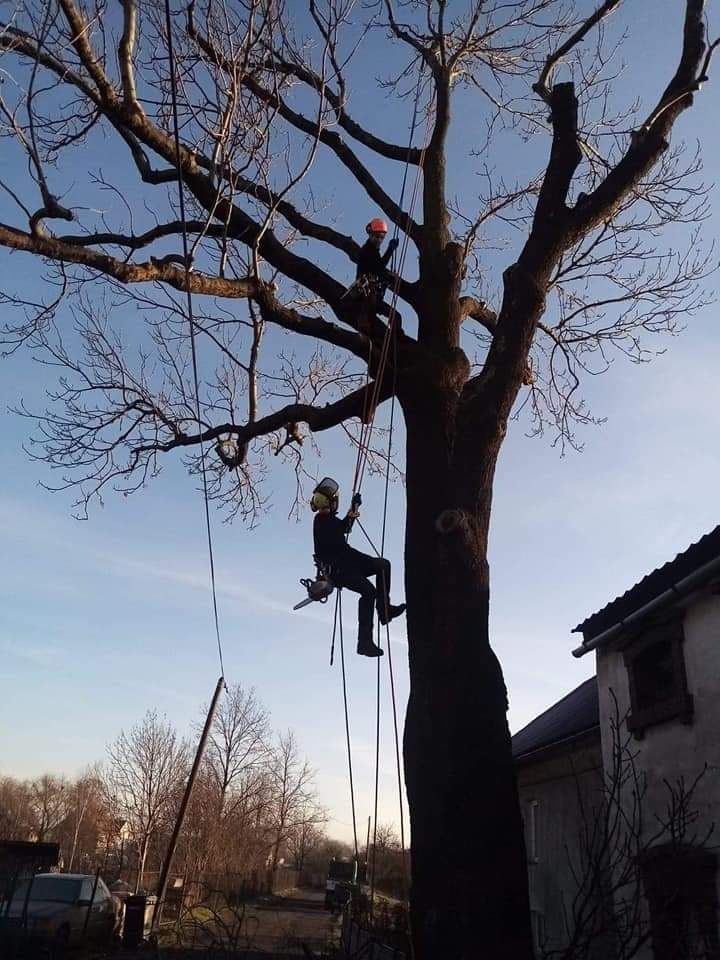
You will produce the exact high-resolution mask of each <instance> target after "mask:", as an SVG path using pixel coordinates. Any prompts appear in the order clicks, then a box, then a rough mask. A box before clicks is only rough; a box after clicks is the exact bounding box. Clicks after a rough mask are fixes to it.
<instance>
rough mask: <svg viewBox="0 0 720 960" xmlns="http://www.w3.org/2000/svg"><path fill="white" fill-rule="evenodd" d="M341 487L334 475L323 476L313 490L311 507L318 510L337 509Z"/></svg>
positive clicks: (314, 510)
mask: <svg viewBox="0 0 720 960" xmlns="http://www.w3.org/2000/svg"><path fill="white" fill-rule="evenodd" d="M339 492H340V487H339V486H338V483H337V481H336V480H333V478H332V477H323V478H322V480H321V481H320V482H319V483H318V485H317V486H316V487H315V489H314V490H313V495H312V499H311V500H310V507H311V509H312V510H313V512H316V511H317V510H337V508H338V494H339Z"/></svg>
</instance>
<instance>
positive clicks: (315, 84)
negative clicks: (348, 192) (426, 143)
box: [270, 53, 422, 166]
mask: <svg viewBox="0 0 720 960" xmlns="http://www.w3.org/2000/svg"><path fill="white" fill-rule="evenodd" d="M270 65H271V67H272V68H273V69H277V70H279V71H282V72H283V73H288V74H291V75H292V76H294V77H296V78H297V79H298V80H301V81H302V82H303V83H305V84H307V85H308V86H309V87H312V89H313V90H315V91H317V92H318V93H319V92H320V91H321V90H322V91H323V93H324V96H325V99H326V100H327V101H328V103H329V104H330V105H331V107H332V108H333V111H334V112H335V117H336V118H337V122H338V123H339V125H340V126H341V127H342V128H343V130H344V131H345V132H346V133H349V134H350V136H351V137H352V138H353V140H357V142H358V143H362V145H363V146H364V147H368V149H370V150H373V151H374V152H375V153H377V154H379V155H380V156H381V157H386V158H387V159H388V160H398V161H400V162H401V163H409V164H411V165H413V166H417V165H418V164H419V163H420V160H421V157H422V149H421V148H418V147H410V148H409V149H408V147H407V146H402V144H396V143H389V142H388V141H387V140H383V139H381V138H380V137H376V136H375V134H373V133H371V132H370V131H369V130H366V129H365V128H364V127H362V126H361V125H360V124H359V123H356V121H355V120H353V119H352V117H350V116H349V114H348V113H347V111H346V109H345V101H344V98H343V97H342V96H340V95H339V94H337V93H336V92H335V91H334V90H332V89H330V88H329V87H328V86H327V85H326V84H324V83H323V80H322V77H320V76H318V74H317V73H315V71H313V70H311V69H310V68H309V67H308V66H306V65H305V64H301V63H295V62H294V61H290V60H287V59H285V58H284V57H281V56H279V55H278V54H277V53H272V55H271V60H270Z"/></svg>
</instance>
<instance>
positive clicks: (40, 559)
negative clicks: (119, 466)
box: [0, 0, 720, 838]
mask: <svg viewBox="0 0 720 960" xmlns="http://www.w3.org/2000/svg"><path fill="white" fill-rule="evenodd" d="M681 6H682V5H681V4H680V3H679V2H677V0H662V2H657V3H653V4H652V9H653V11H655V13H656V16H654V17H652V18H647V17H646V13H647V9H648V5H647V4H641V5H639V7H640V8H642V9H643V10H644V11H645V14H642V13H641V12H640V10H639V9H637V10H636V9H635V8H637V7H638V5H633V4H628V5H627V10H628V11H629V13H628V14H627V20H628V22H629V23H630V26H631V28H632V30H633V31H635V33H634V34H633V35H634V36H635V37H636V40H635V41H634V42H633V43H632V44H631V46H629V47H628V54H629V56H628V57H627V59H628V72H627V74H626V75H625V76H624V77H623V79H622V80H621V81H619V82H620V83H621V84H623V85H627V86H625V87H624V91H625V92H626V93H627V96H628V97H630V96H631V95H633V96H634V95H635V94H636V93H637V94H639V95H641V96H642V95H643V93H644V92H645V91H646V90H648V89H651V90H654V91H657V90H659V89H660V85H661V83H662V82H663V81H664V80H665V79H666V78H667V77H668V76H669V73H670V70H671V67H670V65H669V64H668V65H665V66H663V65H662V64H663V59H664V57H665V54H666V52H668V51H669V50H672V51H675V50H676V49H677V43H678V33H677V29H676V28H677V11H678V8H680V7H681ZM638 38H639V39H638ZM648 52H652V54H653V55H652V56H648ZM674 62H675V57H674V54H673V60H672V63H673V64H674ZM372 63H373V59H372V55H371V56H370V59H369V65H370V66H372ZM716 67H717V69H716V70H715V71H714V72H715V74H718V78H717V79H712V80H711V81H710V83H709V84H708V85H707V87H706V89H705V90H704V91H703V92H702V94H701V95H700V96H699V98H698V102H697V105H696V107H695V108H694V109H693V110H692V111H691V112H690V113H688V114H685V116H684V118H683V119H682V122H681V124H680V128H679V133H680V134H681V135H682V136H683V137H685V138H686V139H687V140H688V141H689V142H690V143H691V144H692V142H693V141H694V140H695V139H697V138H700V139H702V141H703V143H704V157H705V163H706V180H707V181H713V180H715V179H717V176H718V170H719V169H720V167H719V166H718V161H717V157H718V148H719V147H720V138H719V136H718V128H717V84H718V83H720V65H718V64H716ZM353 103H354V104H355V105H356V107H357V109H356V112H357V113H358V114H359V115H360V116H365V117H366V118H368V117H370V116H372V114H373V111H372V109H371V103H372V100H371V98H370V96H369V91H367V90H365V91H364V90H362V89H359V90H358V93H357V94H356V97H355V99H354V101H353ZM473 137H474V130H473V123H472V116H471V115H468V114H467V113H466V112H463V114H462V122H460V123H458V124H457V125H456V127H455V129H454V132H453V140H452V148H451V154H450V161H451V165H452V177H453V186H454V189H455V190H456V191H457V192H458V193H460V194H461V195H462V194H463V193H465V194H467V195H468V196H472V197H474V196H475V195H476V193H477V192H478V190H477V186H476V180H475V179H474V178H475V174H474V169H473V167H472V163H471V162H470V161H468V159H467V150H468V148H469V147H471V146H472V143H473ZM546 146H547V145H546V143H543V142H542V140H538V142H537V143H536V144H534V145H532V146H531V147H529V148H528V149H529V150H541V151H542V150H546ZM515 161H516V157H515V156H514V155H513V154H512V153H511V151H510V148H508V151H507V153H506V154H505V155H502V154H501V155H500V157H499V158H498V162H499V164H500V166H502V164H503V163H507V164H508V168H510V165H511V164H514V163H515ZM107 162H110V161H109V160H108V161H107ZM327 169H329V168H328V167H326V166H324V160H323V161H322V165H321V167H320V170H321V171H323V172H324V171H325V170H327ZM14 174H15V175H16V176H17V177H21V176H22V170H21V169H20V168H19V167H18V168H17V169H16V170H15V171H14ZM336 199H338V198H336ZM711 200H712V202H713V207H714V211H713V214H712V217H711V219H710V220H708V222H707V223H706V225H705V231H704V232H705V237H706V238H707V240H708V241H710V240H712V239H713V238H714V237H716V236H717V234H718V226H719V225H720V216H719V214H718V201H719V200H720V197H718V191H717V189H716V188H713V190H712V192H711ZM338 203H339V210H338V211H337V215H338V216H339V217H340V218H341V224H342V228H343V229H347V230H353V232H354V233H355V234H356V235H357V236H358V238H360V237H361V232H362V225H363V224H364V223H365V221H366V220H367V219H368V216H369V215H372V214H373V213H374V212H375V211H374V210H372V208H368V207H367V204H363V203H361V202H360V200H359V199H358V198H356V197H350V198H348V197H343V198H342V202H340V201H339V200H338ZM11 216H13V217H14V212H13V213H12V214H11V213H10V209H9V205H8V204H7V203H6V201H5V200H4V199H3V198H2V195H0V220H3V221H7V220H9V219H10V218H11ZM13 222H17V221H16V220H13ZM498 257H499V260H498V261H497V263H499V264H500V265H502V263H503V260H502V257H503V255H502V254H500V255H498ZM343 269H344V271H345V273H346V275H349V267H348V265H347V264H345V265H344V267H343ZM10 271H12V276H13V279H14V281H15V282H16V284H18V285H22V283H24V282H27V283H31V282H34V280H33V278H34V277H35V276H36V275H37V273H36V270H35V268H34V265H33V264H32V263H30V261H29V258H28V257H25V256H22V255H19V254H17V255H14V256H13V257H9V256H8V254H7V253H6V252H5V251H2V250H0V273H1V274H3V275H4V276H8V275H9V272H10ZM714 280H715V278H712V279H711V281H709V285H710V286H713V284H714ZM114 321H115V322H116V323H122V322H123V318H122V317H120V316H118V315H116V316H115V317H114ZM718 343H719V338H718V332H717V307H716V306H711V307H709V308H707V309H705V310H704V311H703V312H702V314H701V315H699V316H697V317H695V318H693V319H692V320H691V321H690V323H689V326H688V329H687V330H686V331H685V332H684V333H683V334H682V335H681V336H680V337H678V338H675V339H673V340H672V341H670V342H665V343H664V344H660V343H658V346H665V347H667V352H666V353H665V354H664V355H662V356H660V357H658V358H657V359H656V360H654V362H653V363H652V364H647V365H643V366H635V365H632V364H630V363H629V362H627V361H624V360H622V359H617V360H616V361H615V362H614V363H613V365H612V367H611V369H610V370H609V372H608V373H606V374H605V375H604V376H602V377H599V378H595V379H592V380H591V381H590V382H588V383H587V384H586V385H585V388H584V395H585V396H586V397H587V399H588V401H589V403H590V406H591V408H592V411H593V412H594V413H595V414H596V415H598V416H602V417H606V418H607V420H606V422H605V423H604V424H603V425H601V426H598V427H587V428H584V429H583V430H582V433H581V439H582V440H583V442H584V445H585V446H584V451H583V452H582V453H575V452H572V451H570V452H567V453H566V455H565V456H561V454H560V451H559V449H558V448H553V447H552V446H551V444H550V441H549V439H547V438H545V439H533V440H531V439H528V438H527V437H526V436H525V433H526V431H527V429H528V426H529V425H528V424H527V423H526V422H524V421H522V420H521V421H520V422H518V423H513V424H512V426H511V429H510V431H509V434H508V438H507V441H506V443H505V447H504V450H503V453H502V456H501V462H500V466H499V470H498V476H497V485H496V491H497V492H496V496H495V502H494V516H493V524H492V533H491V563H492V585H493V606H492V636H493V641H494V646H495V649H496V650H497V652H498V654H499V656H500V658H501V660H502V663H503V665H504V669H505V676H506V681H507V685H508V688H509V694H510V704H511V712H510V719H511V725H512V728H513V729H518V728H519V727H521V726H522V725H524V724H525V723H526V722H527V721H529V720H530V719H532V717H533V716H535V715H536V714H537V713H538V712H540V711H541V710H543V709H545V708H546V707H547V706H549V705H550V704H551V703H553V702H554V701H555V700H557V699H558V698H559V697H561V696H562V695H564V694H565V693H566V692H567V691H568V690H570V689H572V688H573V687H574V686H576V685H577V684H578V683H580V682H581V681H582V680H584V679H585V678H586V677H587V676H589V675H590V674H591V673H592V671H593V669H594V664H593V662H592V659H591V657H586V658H584V659H582V660H581V661H577V660H575V659H573V658H572V656H571V655H570V649H571V648H572V647H573V646H574V645H576V643H577V638H576V637H573V636H572V635H571V632H570V631H571V629H572V627H573V626H575V624H576V623H578V622H579V621H580V620H582V619H583V618H584V617H585V616H586V615H588V614H589V613H591V612H593V611H594V610H596V609H598V608H599V607H600V606H602V605H604V604H605V603H606V602H607V601H608V600H610V599H612V598H613V597H615V596H616V595H617V594H618V593H620V592H622V591H624V590H625V589H627V588H628V587H629V586H630V585H632V583H634V582H635V581H636V580H637V579H639V578H640V577H641V576H643V575H644V574H645V573H646V572H648V571H649V570H651V569H652V568H654V567H655V566H657V565H658V564H661V563H663V562H665V561H666V560H669V559H670V558H671V557H673V556H674V555H675V553H677V552H678V551H680V550H682V549H684V548H685V547H686V546H687V545H688V544H689V543H691V542H692V541H694V540H696V539H697V538H698V537H699V536H701V535H702V534H703V533H705V532H707V531H708V530H710V529H711V528H712V527H714V526H715V525H716V524H717V523H718V522H719V519H720V518H719V515H718V509H717V491H718V489H720V457H719V455H718V449H719V446H718V439H719V437H718V433H719V425H718V409H719V407H720V377H719V376H718V370H720V348H719V346H718ZM0 371H1V373H0V476H1V477H2V481H1V482H0V531H2V546H3V549H2V551H1V553H0V773H8V774H13V775H15V776H22V777H25V776H27V777H30V776H34V775H36V774H39V773H41V772H44V771H46V770H51V771H57V772H64V773H67V774H70V775H72V774H74V773H76V772H78V771H79V770H80V769H81V768H82V767H83V766H84V765H86V764H88V763H89V762H92V761H94V760H96V759H98V758H101V757H102V755H103V752H104V746H105V744H106V743H107V742H108V741H109V740H110V739H112V738H113V737H114V736H115V735H116V734H117V733H118V732H119V730H120V729H121V728H122V727H124V726H128V725H130V724H132V723H133V722H134V721H136V720H137V719H138V718H139V717H140V716H141V715H142V713H143V712H144V711H145V710H146V709H148V708H150V707H152V708H156V709H158V710H159V711H160V712H161V713H164V714H166V715H167V716H168V718H169V719H170V720H172V721H173V722H174V723H175V724H176V725H177V726H178V727H179V728H180V729H181V730H185V731H187V730H189V728H190V725H191V724H192V723H193V722H194V721H196V720H197V719H198V716H199V714H200V712H201V709H202V705H203V703H205V702H206V701H207V700H208V698H209V696H210V694H211V692H212V689H213V686H214V683H215V679H216V677H217V673H218V668H217V660H216V653H215V644H214V635H213V628H212V621H211V608H210V599H209V593H208V576H207V556H206V548H205V540H204V529H203V515H202V507H201V499H200V497H199V494H198V491H197V489H196V484H195V483H194V482H193V480H192V479H190V478H188V477H187V476H186V475H185V474H184V473H183V471H182V469H181V467H180V465H179V463H178V462H176V461H173V460H168V461H167V463H166V465H165V468H164V470H163V473H162V475H161V476H160V477H159V478H158V479H157V480H155V481H154V482H153V483H152V484H150V485H149V486H148V488H147V489H145V490H143V491H141V492H140V493H138V494H136V495H134V496H132V497H129V498H122V497H119V496H118V497H113V496H108V497H107V499H106V502H105V505H104V507H102V508H99V507H96V508H95V509H94V510H93V511H92V512H91V516H90V519H89V520H88V521H87V522H79V521H76V520H73V519H72V517H71V499H72V498H71V495H70V494H65V493H61V494H51V493H49V492H47V491H46V490H45V489H43V488H42V487H41V486H40V483H41V482H49V481H50V482H51V481H52V479H53V478H51V477H49V475H48V472H47V470H46V468H45V467H44V466H43V465H41V464H38V463H33V462H31V461H30V460H29V459H28V457H27V456H26V455H25V453H24V452H23V450H22V444H23V442H24V441H25V439H26V437H27V435H28V433H29V432H30V431H31V428H32V424H30V423H29V422H27V421H25V420H21V419H19V418H18V417H16V416H14V415H12V414H11V413H9V412H7V408H8V407H9V406H10V405H12V404H15V403H17V402H18V401H19V400H20V398H23V399H24V400H25V401H26V402H27V404H28V406H29V407H31V408H36V409H37V408H38V407H41V406H42V405H43V395H44V392H45V390H46V389H47V388H48V387H51V386H52V385H53V382H54V378H53V371H52V370H50V371H48V369H47V368H44V367H42V366H39V365H38V364H36V363H33V362H32V360H31V359H30V358H29V357H27V356H24V355H17V356H15V357H13V358H10V359H6V360H4V361H2V366H1V367H0ZM322 444H323V450H324V459H323V461H322V462H321V465H320V468H319V470H320V473H329V474H333V475H335V476H337V477H338V478H340V479H341V480H342V479H344V478H347V480H346V482H349V479H350V475H351V471H352V453H351V451H350V450H349V449H348V448H347V447H346V446H345V444H344V443H343V442H342V441H341V439H340V438H339V437H332V438H326V437H325V436H323V438H322ZM271 467H272V472H271V475H270V485H269V491H270V492H271V494H272V496H271V500H272V502H273V504H274V509H272V510H270V511H269V512H268V514H267V515H266V516H265V517H264V518H263V520H262V523H261V524H260V525H259V526H258V527H257V528H256V529H254V530H251V531H250V530H247V529H246V528H244V527H243V526H242V525H241V524H239V523H235V524H233V525H229V524H223V523H222V522H221V518H220V517H219V516H216V517H214V521H213V522H214V536H215V542H216V551H217V568H218V572H219V600H220V612H221V622H222V633H223V638H224V646H225V660H226V675H227V678H228V680H230V681H238V682H241V683H243V684H244V685H246V686H254V687H255V688H256V690H257V692H258V695H259V697H260V698H261V699H262V700H263V701H264V702H265V704H266V705H267V706H268V708H269V709H270V711H271V714H272V720H273V723H274V725H275V727H276V728H286V727H292V728H294V729H295V731H296V733H297V736H298V740H299V742H300V744H301V747H302V748H303V750H304V751H305V752H306V754H307V756H308V758H309V760H310V762H311V763H312V765H313V766H314V767H315V768H316V769H317V771H318V773H317V783H318V786H319V789H320V793H321V797H322V799H323V801H324V802H325V803H326V804H327V806H328V807H329V808H330V810H331V813H332V816H333V822H332V823H331V825H330V829H331V832H332V833H334V834H335V835H336V836H341V837H345V838H347V837H348V836H349V822H350V812H349V801H348V787H347V777H346V759H345V735H344V727H343V712H342V696H341V686H340V673H339V670H338V668H337V666H336V667H335V668H333V669H332V670H331V669H330V668H329V666H328V654H329V644H330V631H331V622H330V613H331V611H330V609H329V605H328V607H325V608H321V607H319V606H318V605H313V606H312V607H310V608H307V609H306V610H305V611H303V612H301V613H292V612H291V607H292V605H293V603H295V602H296V601H297V600H298V599H300V597H301V588H300V587H299V585H298V583H297V580H298V578H299V577H301V576H307V575H308V573H310V572H311V556H310V555H311V552H312V551H311V542H310V516H309V515H308V514H306V515H305V516H304V517H303V519H302V521H301V522H300V523H296V522H294V521H291V520H288V518H287V503H288V491H289V478H288V477H287V476H286V475H283V473H282V471H280V470H278V469H277V467H276V465H274V464H273V465H271ZM381 497H382V489H381V486H380V485H379V484H378V482H377V481H375V480H372V479H371V480H370V481H368V482H367V483H366V487H365V490H364V500H365V504H366V506H365V517H366V519H367V521H368V524H369V527H370V528H371V529H374V530H376V531H377V529H378V525H379V520H380V516H379V511H380V506H381ZM403 522H404V517H403V506H402V489H401V488H400V487H399V486H396V487H395V488H394V489H393V490H392V494H391V505H390V533H389V548H388V551H387V552H388V555H389V557H390V558H391V560H392V561H393V562H394V563H395V565H396V567H397V568H398V569H399V567H400V563H401V551H402V538H403ZM397 582H398V584H400V578H398V581H397ZM399 592H400V588H399V589H398V591H396V593H399ZM347 633H348V634H350V635H351V634H352V621H351V620H350V618H348V629H347ZM393 638H394V641H393V642H394V650H395V662H396V671H397V683H398V693H399V702H400V706H401V713H402V709H403V707H404V702H405V699H406V693H407V679H406V652H407V646H406V639H405V634H404V621H399V622H397V623H396V624H394V625H393ZM352 640H353V638H352V636H350V638H349V640H348V641H347V642H348V648H349V652H350V655H349V657H348V665H349V674H348V679H349V689H350V700H351V724H352V734H353V749H354V762H355V767H356V769H355V775H356V782H357V787H358V816H359V818H360V820H361V821H363V822H364V821H365V819H366V817H367V815H368V814H369V813H370V810H371V790H372V777H373V764H374V665H373V664H372V662H371V661H368V660H365V659H363V658H357V657H356V656H355V655H354V653H353V652H352V647H353V646H354V644H353V642H352ZM386 666H387V664H386V663H384V664H383V699H382V710H383V734H382V736H383V754H382V776H381V791H382V810H381V817H382V818H383V819H385V820H393V821H395V822H396V823H397V820H398V817H397V792H396V784H395V766H394V753H393V747H392V741H391V726H390V715H389V698H388V695H387V674H386V672H385V671H386Z"/></svg>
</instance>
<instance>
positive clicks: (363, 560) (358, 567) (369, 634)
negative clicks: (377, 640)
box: [332, 547, 390, 644]
mask: <svg viewBox="0 0 720 960" xmlns="http://www.w3.org/2000/svg"><path fill="white" fill-rule="evenodd" d="M332 571H333V572H332V577H333V580H334V581H335V584H336V585H337V586H338V587H345V588H346V589H347V590H352V592H353V593H359V594H360V600H359V602H358V642H359V643H361V644H367V643H372V642H373V606H374V605H375V604H377V608H378V611H380V610H383V609H384V608H385V607H386V606H389V604H390V561H389V560H385V559H384V558H383V557H369V556H368V555H367V554H366V553H360V551H359V550H354V549H353V548H352V547H348V548H347V550H345V551H343V553H342V554H341V556H340V557H338V559H337V560H335V562H334V563H333V565H332ZM372 576H374V577H375V584H376V585H375V586H373V585H372V584H371V583H370V581H369V580H368V579H367V578H368V577H372Z"/></svg>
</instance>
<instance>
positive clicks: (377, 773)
mask: <svg viewBox="0 0 720 960" xmlns="http://www.w3.org/2000/svg"><path fill="white" fill-rule="evenodd" d="M377 639H378V646H380V623H379V622H378V625H377ZM380 659H381V658H380V657H377V658H376V663H377V679H376V685H375V705H376V706H375V804H374V809H373V852H372V873H371V880H370V921H371V922H372V919H373V916H374V914H375V864H376V857H377V827H378V797H379V794H380Z"/></svg>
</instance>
